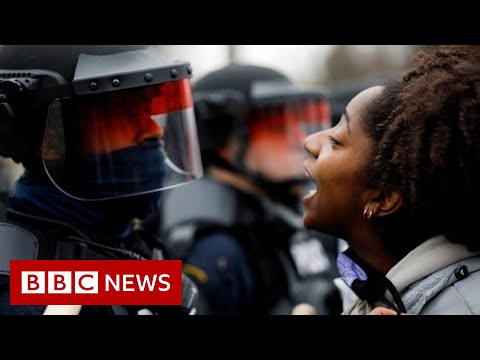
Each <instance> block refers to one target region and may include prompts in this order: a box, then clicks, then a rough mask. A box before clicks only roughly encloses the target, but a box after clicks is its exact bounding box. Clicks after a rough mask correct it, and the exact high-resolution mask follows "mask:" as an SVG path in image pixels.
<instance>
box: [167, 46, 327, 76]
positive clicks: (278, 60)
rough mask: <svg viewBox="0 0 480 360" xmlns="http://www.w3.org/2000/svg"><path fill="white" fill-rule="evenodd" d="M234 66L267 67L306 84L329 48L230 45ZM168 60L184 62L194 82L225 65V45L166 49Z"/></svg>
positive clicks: (168, 47) (170, 47)
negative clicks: (192, 75)
mask: <svg viewBox="0 0 480 360" xmlns="http://www.w3.org/2000/svg"><path fill="white" fill-rule="evenodd" d="M234 46H235V49H234V50H235V59H236V62H239V63H246V64H256V65H264V66H269V67H272V68H274V69H277V70H279V71H281V72H283V73H285V75H287V76H288V77H290V78H291V79H292V80H293V81H296V82H300V83H304V84H308V83H309V75H310V74H311V72H312V71H313V70H312V69H314V68H316V67H319V66H323V62H324V60H325V59H326V55H327V54H328V53H329V51H330V50H331V48H332V47H333V45H234ZM165 51H166V55H167V57H168V58H170V59H171V60H187V61H189V62H190V63H191V64H192V67H193V71H194V78H192V81H195V79H198V78H199V77H201V76H203V75H204V74H206V73H207V72H209V71H212V70H215V69H218V68H220V67H222V66H225V65H227V64H228V63H229V55H230V53H229V45H167V46H166V49H165Z"/></svg>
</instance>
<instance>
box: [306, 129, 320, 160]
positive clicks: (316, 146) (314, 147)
mask: <svg viewBox="0 0 480 360" xmlns="http://www.w3.org/2000/svg"><path fill="white" fill-rule="evenodd" d="M325 131H326V130H324V131H318V132H316V133H313V134H311V135H308V136H307V138H306V139H305V141H304V142H303V145H304V147H305V150H306V151H307V152H308V153H309V154H310V155H312V156H314V157H318V155H319V154H320V149H321V148H322V138H323V137H324V134H323V133H324V132H325Z"/></svg>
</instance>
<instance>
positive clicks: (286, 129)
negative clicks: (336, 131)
mask: <svg viewBox="0 0 480 360" xmlns="http://www.w3.org/2000/svg"><path fill="white" fill-rule="evenodd" d="M330 124H331V122H330V110H329V107H328V103H327V102H326V101H325V100H321V101H309V102H302V103H296V104H295V103H289V104H285V105H284V106H281V107H280V106H277V107H265V108H262V109H260V110H257V111H256V113H254V114H253V117H252V121H251V122H250V123H249V143H248V151H247V155H246V163H247V166H248V167H249V169H250V170H251V171H253V172H256V173H258V174H260V175H262V176H264V177H266V178H268V179H271V180H274V181H289V180H293V179H303V178H305V170H304V168H303V161H304V159H305V155H306V153H305V150H304V147H303V142H304V141H305V138H306V137H307V136H308V135H310V134H312V133H314V132H317V131H320V130H323V129H326V128H328V127H330ZM278 164H281V166H279V165H278Z"/></svg>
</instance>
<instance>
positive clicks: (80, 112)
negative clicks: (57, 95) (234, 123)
mask: <svg viewBox="0 0 480 360" xmlns="http://www.w3.org/2000/svg"><path fill="white" fill-rule="evenodd" d="M42 157H43V163H44V167H45V170H46V172H47V174H48V176H49V177H50V179H51V180H52V181H53V183H54V184H55V185H56V186H57V187H58V188H59V189H60V190H61V191H63V192H64V193H66V194H67V195H69V196H71V197H73V198H76V199H79V200H104V199H112V198H118V197H124V196H130V195H139V194H144V193H149V192H154V191H158V190H163V189H168V188H173V187H176V186H178V185H180V184H184V183H187V182H189V181H192V180H195V179H197V178H199V177H200V176H202V164H201V159H200V151H199V145H198V139H197V131H196V125H195V117H194V111H193V100H192V96H191V90H190V82H189V80H188V79H182V80H178V81H171V82H166V83H162V84H155V85H151V86H145V87H137V88H130V89H126V90H118V91H112V92H104V93H97V94H92V95H90V94H89V95H83V96H77V97H72V98H63V99H56V100H54V101H53V102H52V103H51V104H50V108H49V112H48V119H47V124H46V129H45V135H44V141H43V147H42Z"/></svg>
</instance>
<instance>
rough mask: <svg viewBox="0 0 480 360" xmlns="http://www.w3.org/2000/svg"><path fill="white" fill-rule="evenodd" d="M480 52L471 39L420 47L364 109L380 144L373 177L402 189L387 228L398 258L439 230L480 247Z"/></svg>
mask: <svg viewBox="0 0 480 360" xmlns="http://www.w3.org/2000/svg"><path fill="white" fill-rule="evenodd" d="M479 53H480V52H479V51H478V49H475V48H470V47H468V46H451V47H449V46H443V47H438V48H436V49H434V50H432V51H430V52H420V53H418V54H417V56H416V57H415V58H414V59H413V61H412V65H413V68H412V69H411V70H409V71H408V72H406V73H405V74H404V75H403V78H402V79H401V80H399V81H395V82H391V83H388V84H386V85H385V87H384V90H383V91H382V92H381V94H380V95H379V96H378V97H376V99H375V100H374V101H372V102H371V103H370V104H369V105H368V106H367V107H366V108H365V110H364V113H363V114H362V117H363V119H364V122H363V123H362V124H363V126H364V130H365V131H366V133H367V135H368V136H369V137H370V138H371V139H372V142H373V146H374V152H373V154H374V155H373V157H372V160H371V163H370V164H369V166H368V169H366V171H365V177H366V179H367V181H368V182H369V183H370V184H371V185H376V186H380V187H381V188H384V189H386V188H388V187H389V186H394V187H396V188H398V189H400V190H401V191H402V193H403V196H404V205H403V206H402V209H401V210H400V211H399V213H398V214H396V215H395V216H391V217H390V218H389V219H387V220H385V221H386V224H385V225H386V226H385V229H387V230H385V233H384V234H383V238H384V241H385V244H386V246H387V248H388V249H389V251H390V252H391V253H392V254H393V255H395V256H398V257H400V258H401V257H403V256H404V255H406V254H407V253H408V252H409V251H410V250H412V249H413V248H415V247H416V246H418V245H419V244H420V243H422V242H423V241H425V240H427V239H428V238H429V237H431V236H434V235H438V234H444V235H446V237H447V238H448V239H449V240H450V241H452V242H456V243H462V244H466V245H467V246H468V248H469V249H470V250H476V249H480V236H479V235H478V232H479V227H478V225H477V224H480V55H479Z"/></svg>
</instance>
